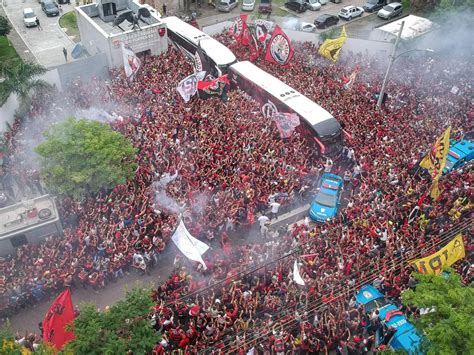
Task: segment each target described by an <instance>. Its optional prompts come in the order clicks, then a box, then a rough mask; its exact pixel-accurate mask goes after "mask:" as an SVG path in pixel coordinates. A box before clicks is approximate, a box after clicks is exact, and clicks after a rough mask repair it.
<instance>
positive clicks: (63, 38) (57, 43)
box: [0, 0, 74, 68]
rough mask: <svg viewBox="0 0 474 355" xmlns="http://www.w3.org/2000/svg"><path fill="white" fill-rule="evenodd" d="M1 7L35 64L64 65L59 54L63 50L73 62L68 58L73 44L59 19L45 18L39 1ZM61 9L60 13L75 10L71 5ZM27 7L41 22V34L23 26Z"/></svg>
mask: <svg viewBox="0 0 474 355" xmlns="http://www.w3.org/2000/svg"><path fill="white" fill-rule="evenodd" d="M0 1H2V0H0ZM2 6H3V10H4V11H5V13H6V15H7V17H8V19H9V20H10V22H11V23H12V25H13V27H14V29H15V30H16V32H17V33H18V35H19V36H20V37H21V39H22V40H23V42H24V44H25V46H26V48H28V49H27V50H29V51H30V52H31V53H32V54H33V56H34V57H35V59H36V61H37V62H39V63H40V64H42V65H43V66H45V67H46V68H51V67H55V66H57V65H60V64H64V63H65V62H66V61H65V59H64V56H63V52H62V49H63V47H64V48H66V49H67V51H68V53H69V55H68V59H69V60H72V59H71V55H70V54H71V50H72V48H73V47H74V42H73V41H72V40H71V39H70V38H69V37H68V36H67V35H66V34H65V33H64V32H63V31H62V29H61V28H60V27H59V16H56V17H47V16H46V15H45V13H44V12H43V11H42V10H41V5H40V3H39V2H38V0H3V3H2ZM61 6H62V8H63V12H68V11H71V10H73V9H74V5H61ZM27 7H30V8H32V9H33V10H34V11H35V13H36V15H37V17H38V19H39V20H40V24H41V27H42V29H43V30H42V31H40V30H39V29H38V28H37V27H30V28H27V27H26V26H25V25H24V23H23V9H25V8H27ZM15 48H17V46H16V44H15ZM17 51H18V49H17ZM19 51H21V49H20V50H19ZM23 51H24V50H23Z"/></svg>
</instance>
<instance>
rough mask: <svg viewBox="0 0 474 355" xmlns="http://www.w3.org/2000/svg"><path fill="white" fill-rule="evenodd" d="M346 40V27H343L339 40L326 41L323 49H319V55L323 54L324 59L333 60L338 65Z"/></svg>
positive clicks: (322, 46)
mask: <svg viewBox="0 0 474 355" xmlns="http://www.w3.org/2000/svg"><path fill="white" fill-rule="evenodd" d="M346 40H347V34H346V26H342V31H341V35H340V36H339V38H336V39H327V40H325V41H324V43H323V44H322V45H321V47H319V54H321V55H322V56H323V57H324V58H327V59H329V60H332V61H333V62H334V63H336V61H337V59H338V58H339V53H340V52H341V49H342V46H343V45H344V43H345V42H346Z"/></svg>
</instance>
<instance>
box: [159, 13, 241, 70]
mask: <svg viewBox="0 0 474 355" xmlns="http://www.w3.org/2000/svg"><path fill="white" fill-rule="evenodd" d="M161 20H162V21H163V22H164V23H165V24H166V26H167V28H168V38H169V39H170V40H171V41H172V43H174V44H175V45H176V46H178V47H179V48H180V49H182V50H183V51H184V52H185V53H186V54H187V55H188V56H189V58H190V59H191V60H193V57H194V53H196V50H197V47H198V43H200V44H201V48H202V50H203V52H204V54H205V55H206V57H207V58H208V60H209V63H210V64H211V66H212V67H213V68H214V69H215V71H214V72H213V73H211V74H212V75H213V76H214V77H218V76H221V75H223V74H226V73H227V69H228V67H229V66H230V65H232V64H233V63H235V62H236V61H237V58H235V55H234V53H232V51H231V50H230V49H229V48H227V47H226V46H224V45H223V44H222V43H220V42H219V41H217V40H215V39H214V38H212V37H210V36H209V35H207V34H205V33H204V32H202V31H200V30H198V29H197V28H196V27H194V26H191V25H190V24H188V23H186V22H184V21H182V20H180V19H179V18H177V17H176V16H170V17H164V18H162V19H161Z"/></svg>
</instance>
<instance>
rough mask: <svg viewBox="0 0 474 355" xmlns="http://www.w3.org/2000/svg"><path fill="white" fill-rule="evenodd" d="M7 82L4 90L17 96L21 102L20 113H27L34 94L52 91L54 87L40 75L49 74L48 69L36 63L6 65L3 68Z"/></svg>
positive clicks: (4, 83)
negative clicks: (40, 77) (39, 76)
mask: <svg viewBox="0 0 474 355" xmlns="http://www.w3.org/2000/svg"><path fill="white" fill-rule="evenodd" d="M2 70H3V75H4V77H5V81H4V82H3V84H2V85H3V90H4V91H6V92H7V94H8V95H9V94H12V93H13V94H16V95H17V97H18V99H19V101H20V113H24V112H27V110H28V109H29V107H30V106H31V99H32V97H33V94H38V93H40V92H44V91H45V90H51V88H52V86H51V85H50V84H49V83H47V82H46V81H44V80H42V79H38V75H41V74H44V73H46V72H47V69H46V68H44V67H42V66H41V65H38V64H34V63H24V62H18V64H17V65H4V66H3V67H2Z"/></svg>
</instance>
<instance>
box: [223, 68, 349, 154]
mask: <svg viewBox="0 0 474 355" xmlns="http://www.w3.org/2000/svg"><path fill="white" fill-rule="evenodd" d="M228 78H229V81H230V85H231V88H234V89H235V88H239V89H241V90H243V91H245V92H246V93H247V94H248V95H249V96H251V97H252V98H253V99H255V100H256V101H257V102H259V103H260V105H261V109H262V113H263V115H264V116H266V117H271V116H272V115H273V114H274V113H275V112H285V113H296V114H297V115H298V116H299V117H300V125H299V126H298V129H299V130H300V132H301V133H302V134H303V136H304V137H305V138H307V139H308V141H310V142H311V143H313V146H315V147H316V149H318V150H319V152H320V153H321V154H324V155H326V156H329V157H334V156H337V155H338V154H339V153H340V152H341V151H342V147H343V134H342V133H343V131H342V127H341V124H340V123H339V121H338V120H336V119H335V118H334V117H333V115H331V114H330V113H329V112H328V111H326V110H325V109H323V108H322V107H321V106H319V105H318V104H316V103H315V102H313V101H311V100H310V99H308V98H307V97H306V96H304V95H302V94H301V93H299V92H298V91H296V90H295V89H293V88H291V87H289V86H288V85H286V84H285V83H284V82H282V81H280V80H279V79H277V78H275V77H274V76H273V75H270V74H268V73H267V72H266V71H264V70H262V69H260V68H258V67H257V66H255V65H253V64H252V63H250V62H248V61H244V62H238V63H236V64H233V65H232V66H230V68H229V72H228Z"/></svg>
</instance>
